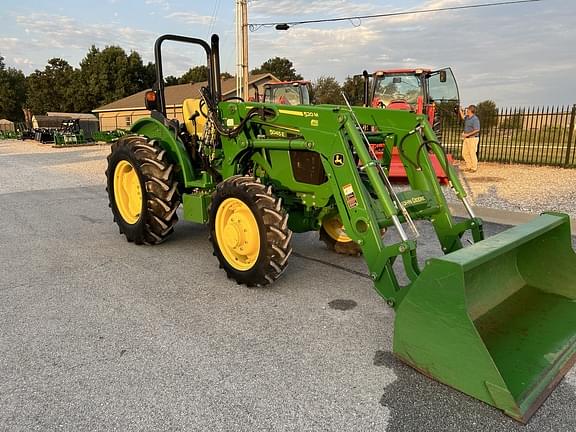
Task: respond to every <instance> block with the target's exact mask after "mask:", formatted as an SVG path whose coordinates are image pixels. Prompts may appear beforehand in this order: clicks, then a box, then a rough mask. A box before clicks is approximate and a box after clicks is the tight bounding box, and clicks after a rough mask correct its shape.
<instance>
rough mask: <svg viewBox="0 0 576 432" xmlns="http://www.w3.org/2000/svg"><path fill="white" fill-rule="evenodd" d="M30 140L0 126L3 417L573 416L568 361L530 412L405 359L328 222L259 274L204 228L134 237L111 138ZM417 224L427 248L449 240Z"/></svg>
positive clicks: (306, 425)
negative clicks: (256, 283)
mask: <svg viewBox="0 0 576 432" xmlns="http://www.w3.org/2000/svg"><path fill="white" fill-rule="evenodd" d="M21 145H22V147H21V148H18V149H17V150H18V151H14V146H11V147H9V146H8V145H7V144H6V145H3V144H2V143H1V142H0V275H1V279H0V330H1V331H0V430H1V431H52V430H58V431H60V430H63V431H112V430H118V431H142V430H145V431H168V430H169V431H339V432H341V431H390V432H393V431H516V430H518V431H539V432H541V431H567V430H576V373H575V371H574V370H572V371H571V372H570V373H569V375H568V376H567V377H566V379H564V380H563V381H562V382H561V383H560V385H559V386H558V387H557V388H556V390H555V391H554V392H553V393H552V395H551V396H550V397H549V398H548V400H547V401H546V402H545V403H544V405H543V406H542V407H541V408H540V410H539V411H538V412H537V413H536V414H535V416H534V417H533V418H532V420H531V422H530V423H529V425H528V426H521V425H520V424H518V423H517V422H515V421H513V420H511V419H510V418H508V417H506V416H504V415H503V414H501V413H500V412H499V411H497V410H496V409H494V408H492V407H490V406H488V405H485V404H483V403H482V402H479V401H477V400H475V399H472V398H470V397H468V396H466V395H464V394H462V393H459V392H457V391H455V390H452V389H450V388H448V387H446V386H444V385H441V384H438V383H436V382H434V381H432V380H430V379H429V378H426V377H425V376H423V375H421V374H419V373H417V372H415V371H414V370H413V369H411V368H409V367H407V366H405V365H403V364H402V363H400V362H399V361H397V360H396V359H395V358H394V357H393V356H392V354H391V344H392V333H393V320H394V313H393V311H392V310H391V309H389V308H388V307H387V306H386V305H385V303H384V302H383V301H382V300H381V299H380V297H379V296H378V295H377V294H376V292H375V291H374V290H373V288H372V283H371V281H370V279H369V278H368V277H367V271H366V267H365V265H364V262H363V260H362V259H361V258H354V257H344V256H338V255H334V254H332V253H330V252H329V251H327V250H326V249H325V247H324V246H323V244H322V243H320V242H319V241H318V238H317V234H316V233H308V234H299V235H295V236H294V241H293V246H294V251H295V254H294V256H292V257H291V262H290V265H289V267H288V269H287V271H286V273H285V274H284V276H283V277H282V278H281V279H280V280H279V281H278V282H277V283H275V284H274V285H273V286H272V287H270V288H264V289H249V288H246V287H244V286H240V285H237V284H236V283H235V282H233V281H231V280H228V279H227V278H226V275H225V273H224V272H223V271H222V270H220V269H219V268H218V263H217V261H216V258H215V257H213V255H212V249H211V245H210V243H209V242H208V233H207V229H206V228H205V227H204V226H201V225H195V224H191V223H186V222H182V221H181V222H179V224H178V225H177V227H176V232H175V234H174V235H173V236H172V237H171V239H170V240H169V241H167V242H165V243H163V244H162V245H159V246H154V247H147V246H135V245H133V244H130V243H128V242H126V241H125V239H124V237H123V236H120V235H119V233H118V229H117V227H116V225H115V224H113V222H112V214H111V212H110V209H109V208H108V199H107V196H106V193H105V190H104V182H105V179H104V175H103V171H104V166H105V155H106V153H107V148H101V147H89V148H79V149H69V150H60V149H54V150H53V151H50V152H44V151H42V152H35V153H33V155H31V154H30V152H29V151H28V150H29V148H31V147H29V146H34V145H35V144H32V143H25V144H21ZM89 170H93V171H94V173H98V174H94V175H92V174H90V173H88V171H89ZM27 179H28V180H27ZM420 227H421V230H422V239H421V240H420V241H419V242H420V243H421V244H422V247H421V248H420V249H419V253H420V254H421V257H422V259H424V258H426V257H428V256H433V255H439V250H438V247H437V242H436V241H435V239H434V236H433V233H432V231H431V230H430V229H429V228H427V227H426V226H425V225H422V224H420ZM503 229H505V227H504V226H502V225H495V224H487V226H486V230H487V232H488V233H489V234H493V233H495V232H498V231H501V230H503ZM573 243H574V242H573Z"/></svg>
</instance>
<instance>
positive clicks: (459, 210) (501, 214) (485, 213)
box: [448, 203, 576, 235]
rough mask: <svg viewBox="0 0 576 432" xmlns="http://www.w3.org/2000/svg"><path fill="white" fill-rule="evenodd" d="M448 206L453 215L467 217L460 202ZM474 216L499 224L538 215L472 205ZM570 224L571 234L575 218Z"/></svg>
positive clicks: (530, 218) (511, 222)
mask: <svg viewBox="0 0 576 432" xmlns="http://www.w3.org/2000/svg"><path fill="white" fill-rule="evenodd" d="M448 207H449V208H450V211H451V212H452V214H453V215H454V216H457V217H468V213H467V212H466V209H465V208H464V206H463V205H462V204H460V203H448ZM472 209H473V210H474V213H476V216H478V217H479V218H480V219H482V220H484V221H486V222H493V223H497V224H501V225H520V224H523V223H526V222H530V221H531V220H532V219H534V218H535V217H537V216H538V214H536V213H520V212H513V211H508V210H499V209H493V208H487V207H472ZM570 222H571V225H572V235H576V219H574V218H571V219H570Z"/></svg>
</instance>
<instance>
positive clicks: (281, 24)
mask: <svg viewBox="0 0 576 432" xmlns="http://www.w3.org/2000/svg"><path fill="white" fill-rule="evenodd" d="M540 1H542V0H513V1H503V2H497V3H482V4H476V5H467V6H451V7H444V8H435V9H422V10H415V11H403V12H389V13H382V14H374V15H359V16H351V17H341V18H325V19H315V20H304V21H278V22H268V23H252V24H249V25H248V26H249V28H250V31H251V32H255V31H258V30H260V29H261V28H263V27H275V28H276V30H288V29H289V28H290V27H293V26H296V25H301V24H312V23H326V22H337V21H350V22H351V23H352V25H354V26H355V27H358V26H359V25H360V24H357V25H355V24H354V22H353V20H358V21H360V20H363V19H371V18H389V17H395V16H402V15H416V14H424V13H431V12H444V11H453V10H462V9H477V8H484V7H491V6H506V5H514V4H521V3H535V2H540Z"/></svg>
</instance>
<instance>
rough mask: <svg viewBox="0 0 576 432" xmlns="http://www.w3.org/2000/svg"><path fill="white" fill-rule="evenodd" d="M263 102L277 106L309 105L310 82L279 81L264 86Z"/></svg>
mask: <svg viewBox="0 0 576 432" xmlns="http://www.w3.org/2000/svg"><path fill="white" fill-rule="evenodd" d="M263 102H267V103H274V104H279V105H310V81H302V80H299V81H281V82H275V83H267V84H265V85H264V99H263Z"/></svg>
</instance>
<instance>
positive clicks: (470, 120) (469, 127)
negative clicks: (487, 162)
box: [458, 105, 480, 172]
mask: <svg viewBox="0 0 576 432" xmlns="http://www.w3.org/2000/svg"><path fill="white" fill-rule="evenodd" d="M458 113H459V114H460V118H461V119H462V120H464V132H462V139H463V140H464V142H463V143H462V158H463V159H464V163H465V167H464V169H463V170H462V171H467V172H476V171H478V157H477V156H476V152H477V151H478V141H479V140H480V119H479V118H478V117H477V116H476V106H475V105H470V106H469V107H468V108H466V115H464V111H463V110H462V109H459V110H458Z"/></svg>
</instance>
